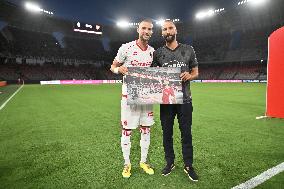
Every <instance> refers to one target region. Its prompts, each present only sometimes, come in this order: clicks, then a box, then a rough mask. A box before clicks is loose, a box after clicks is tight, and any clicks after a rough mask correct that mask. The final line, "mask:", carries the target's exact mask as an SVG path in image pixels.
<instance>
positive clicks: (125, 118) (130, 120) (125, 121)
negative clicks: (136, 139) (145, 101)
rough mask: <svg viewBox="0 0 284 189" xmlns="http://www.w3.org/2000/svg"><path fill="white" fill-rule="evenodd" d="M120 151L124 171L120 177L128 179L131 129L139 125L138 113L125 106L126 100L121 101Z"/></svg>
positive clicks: (129, 173)
mask: <svg viewBox="0 0 284 189" xmlns="http://www.w3.org/2000/svg"><path fill="white" fill-rule="evenodd" d="M121 125H122V128H123V129H122V135H121V150H122V153H123V158H124V169H123V172H122V175H123V177H124V178H129V177H130V175H131V172H130V171H131V162H130V149H131V133H132V129H136V128H137V127H138V125H139V112H138V113H137V112H136V111H135V109H133V108H132V107H131V106H129V105H127V101H126V98H125V97H123V99H122V100H121Z"/></svg>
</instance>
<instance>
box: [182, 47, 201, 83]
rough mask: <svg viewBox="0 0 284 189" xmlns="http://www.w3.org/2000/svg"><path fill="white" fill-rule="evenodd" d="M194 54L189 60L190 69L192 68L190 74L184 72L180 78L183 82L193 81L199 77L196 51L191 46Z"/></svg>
mask: <svg viewBox="0 0 284 189" xmlns="http://www.w3.org/2000/svg"><path fill="white" fill-rule="evenodd" d="M190 48H191V50H192V53H191V56H190V60H189V65H188V67H189V68H191V69H190V70H189V72H183V73H182V74H180V78H181V80H182V81H191V80H194V79H196V78H197V77H198V62H197V59H196V54H195V51H194V49H193V48H192V47H191V46H190Z"/></svg>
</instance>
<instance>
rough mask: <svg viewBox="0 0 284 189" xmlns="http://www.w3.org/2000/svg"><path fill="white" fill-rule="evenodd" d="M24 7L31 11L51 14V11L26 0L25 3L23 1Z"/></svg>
mask: <svg viewBox="0 0 284 189" xmlns="http://www.w3.org/2000/svg"><path fill="white" fill-rule="evenodd" d="M25 8H26V9H27V10H28V11H31V12H38V13H39V12H43V13H46V14H50V15H53V12H51V11H47V10H44V9H42V8H40V6H39V5H37V4H35V3H31V2H26V3H25Z"/></svg>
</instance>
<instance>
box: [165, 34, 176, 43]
mask: <svg viewBox="0 0 284 189" xmlns="http://www.w3.org/2000/svg"><path fill="white" fill-rule="evenodd" d="M163 38H164V39H165V40H166V42H168V43H171V42H173V41H174V40H175V39H176V35H163Z"/></svg>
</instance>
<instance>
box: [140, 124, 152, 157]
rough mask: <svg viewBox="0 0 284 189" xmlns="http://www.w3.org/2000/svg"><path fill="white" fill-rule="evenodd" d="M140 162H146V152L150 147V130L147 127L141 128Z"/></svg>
mask: <svg viewBox="0 0 284 189" xmlns="http://www.w3.org/2000/svg"><path fill="white" fill-rule="evenodd" d="M140 132H141V140H140V146H141V162H147V156H148V150H149V146H150V128H149V127H143V128H142V127H141V128H140Z"/></svg>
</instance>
